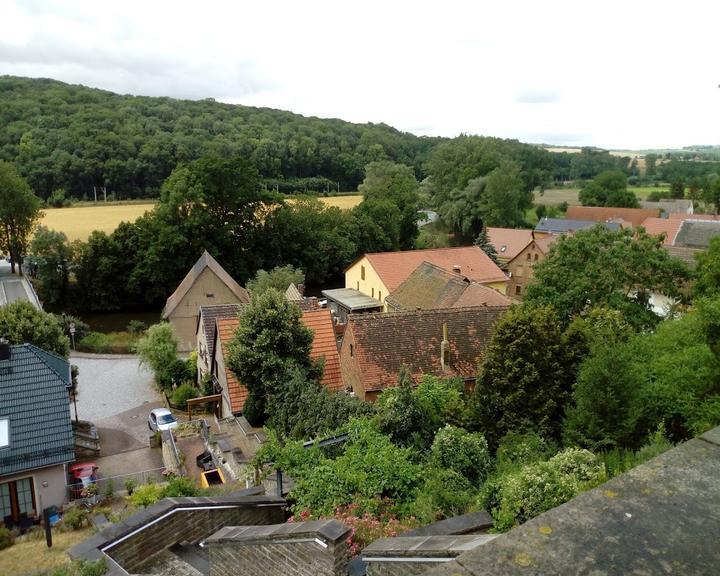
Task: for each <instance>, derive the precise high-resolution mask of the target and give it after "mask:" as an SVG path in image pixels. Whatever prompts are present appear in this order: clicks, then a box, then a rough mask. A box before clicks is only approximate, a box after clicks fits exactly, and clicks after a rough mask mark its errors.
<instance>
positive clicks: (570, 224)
mask: <svg viewBox="0 0 720 576" xmlns="http://www.w3.org/2000/svg"><path fill="white" fill-rule="evenodd" d="M598 224H602V225H603V226H605V227H606V228H608V229H609V230H613V231H615V230H619V229H620V224H618V223H617V222H594V221H592V220H568V219H565V218H541V219H540V222H538V224H537V226H536V227H535V231H536V232H549V233H551V234H566V233H568V232H577V231H578V230H584V229H586V228H592V227H593V226H597V225H598Z"/></svg>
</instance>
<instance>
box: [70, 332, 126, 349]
mask: <svg viewBox="0 0 720 576" xmlns="http://www.w3.org/2000/svg"><path fill="white" fill-rule="evenodd" d="M137 340H138V336H137V335H136V334H130V333H129V332H110V333H107V334H104V333H102V332H88V334H87V335H86V336H85V337H83V338H82V339H80V340H78V339H77V338H76V339H75V341H76V343H77V345H76V347H77V349H78V350H79V351H81V352H92V353H94V354H130V353H132V352H133V350H134V348H135V344H136V342H137Z"/></svg>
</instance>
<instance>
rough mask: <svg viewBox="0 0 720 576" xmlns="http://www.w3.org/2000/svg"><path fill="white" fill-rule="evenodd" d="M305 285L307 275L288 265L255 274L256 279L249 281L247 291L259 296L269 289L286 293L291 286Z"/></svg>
mask: <svg viewBox="0 0 720 576" xmlns="http://www.w3.org/2000/svg"><path fill="white" fill-rule="evenodd" d="M304 283H305V273H304V272H303V271H302V270H300V269H299V268H295V267H294V266H293V265H292V264H288V265H286V266H276V267H275V268H273V269H272V270H270V272H267V271H266V270H258V271H257V272H256V273H255V278H253V279H252V280H249V281H248V283H247V289H248V290H249V291H250V293H252V295H253V296H259V295H260V294H262V293H263V292H265V291H266V290H268V289H269V288H274V289H275V290H278V291H279V292H283V293H284V292H285V290H287V289H288V286H290V284H295V286H300V285H301V284H304Z"/></svg>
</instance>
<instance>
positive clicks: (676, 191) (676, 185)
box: [670, 178, 685, 198]
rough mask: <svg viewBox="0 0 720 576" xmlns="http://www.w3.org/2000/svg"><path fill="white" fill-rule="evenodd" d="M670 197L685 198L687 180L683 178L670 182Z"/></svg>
mask: <svg viewBox="0 0 720 576" xmlns="http://www.w3.org/2000/svg"><path fill="white" fill-rule="evenodd" d="M670 198H685V181H684V180H683V179H682V178H678V179H677V180H673V181H672V182H671V183H670Z"/></svg>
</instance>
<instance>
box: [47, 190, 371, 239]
mask: <svg viewBox="0 0 720 576" xmlns="http://www.w3.org/2000/svg"><path fill="white" fill-rule="evenodd" d="M320 200H322V201H323V202H324V203H325V204H327V205H328V206H337V207H338V208H340V209H342V210H350V209H352V208H354V207H355V206H357V205H358V204H360V202H361V201H362V196H361V195H358V194H355V195H352V196H330V197H328V198H320ZM154 207H155V203H154V202H147V203H134V204H99V205H91V206H73V207H71V208H46V209H44V210H43V213H44V215H43V217H42V219H41V220H40V224H42V225H43V226H47V227H48V228H50V229H52V230H58V231H59V232H64V233H65V235H66V236H67V237H68V240H70V241H72V240H83V241H85V240H87V239H88V238H89V236H90V234H91V233H92V232H93V230H100V231H102V232H106V233H108V234H110V233H111V232H113V231H114V230H115V229H116V228H117V227H118V225H119V224H120V222H134V221H135V220H137V219H138V218H140V216H142V215H143V214H145V212H148V211H150V210H152V209H153V208H154Z"/></svg>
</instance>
